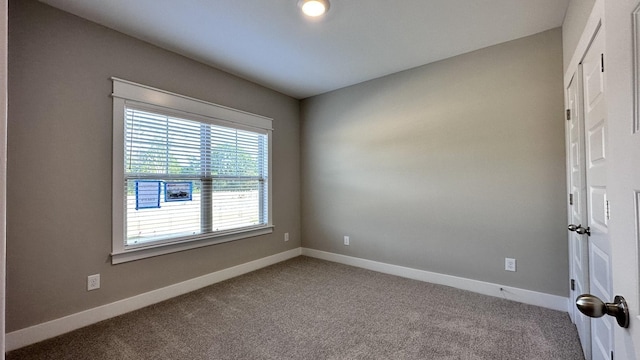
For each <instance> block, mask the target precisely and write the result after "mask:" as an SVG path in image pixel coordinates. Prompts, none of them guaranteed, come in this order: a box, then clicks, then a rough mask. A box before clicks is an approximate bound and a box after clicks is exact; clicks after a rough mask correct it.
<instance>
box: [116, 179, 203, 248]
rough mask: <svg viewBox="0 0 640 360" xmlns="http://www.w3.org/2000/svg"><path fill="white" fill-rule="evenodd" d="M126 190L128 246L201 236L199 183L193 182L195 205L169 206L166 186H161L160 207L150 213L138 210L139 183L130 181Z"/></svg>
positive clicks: (180, 203)
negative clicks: (137, 189)
mask: <svg viewBox="0 0 640 360" xmlns="http://www.w3.org/2000/svg"><path fill="white" fill-rule="evenodd" d="M185 181H187V180H185ZM188 181H190V180H188ZM126 186H127V191H126V194H127V208H126V212H127V244H129V245H135V244H142V243H148V242H150V241H160V240H166V239H170V238H176V237H183V236H192V235H198V234H200V233H201V231H200V222H201V214H200V206H201V191H200V188H201V186H200V182H199V181H193V188H192V189H193V192H192V200H191V201H169V202H167V201H166V199H165V188H164V187H165V184H164V183H161V189H160V207H159V208H146V209H145V208H143V209H136V191H135V188H136V180H131V179H129V180H127V182H126Z"/></svg>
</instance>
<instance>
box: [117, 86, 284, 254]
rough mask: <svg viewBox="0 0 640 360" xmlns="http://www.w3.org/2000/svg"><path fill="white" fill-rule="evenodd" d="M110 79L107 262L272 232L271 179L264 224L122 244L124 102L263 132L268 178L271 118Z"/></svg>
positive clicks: (270, 174) (271, 144)
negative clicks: (109, 234)
mask: <svg viewBox="0 0 640 360" xmlns="http://www.w3.org/2000/svg"><path fill="white" fill-rule="evenodd" d="M111 80H112V81H113V93H112V94H111V96H112V97H113V179H112V201H113V203H112V253H111V263H112V264H119V263H123V262H128V261H133V260H138V259H144V258H148V257H152V256H159V255H164V254H169V253H173V252H178V251H184V250H190V249H195V248H199V247H203V246H209V245H214V244H219V243H223V242H228V241H234V240H240V239H245V238H249V237H254V236H259V235H265V234H269V233H271V232H273V212H272V187H273V181H271V180H270V181H268V187H269V188H268V208H267V211H268V214H269V215H268V223H267V224H266V225H263V226H258V227H253V228H250V229H239V230H237V231H229V232H225V233H221V234H207V235H206V236H199V237H197V238H193V239H188V240H179V241H176V242H169V243H162V244H150V245H148V246H136V247H125V227H124V225H125V218H124V217H125V211H124V207H125V201H124V196H123V189H124V175H125V174H124V141H125V139H124V137H125V135H124V132H125V129H124V121H125V119H124V118H125V116H124V109H125V105H126V104H127V102H135V103H142V104H147V105H150V106H152V107H162V108H165V109H168V110H169V111H171V112H182V113H186V114H189V115H195V116H197V117H198V118H200V119H202V118H204V119H206V120H208V121H210V122H211V123H213V124H220V125H226V126H230V127H235V128H249V129H252V130H254V131H259V132H261V133H266V134H267V136H268V137H269V141H268V146H269V159H268V162H269V169H268V174H269V177H272V174H273V172H272V152H273V151H272V150H273V149H272V147H273V141H272V139H271V138H272V137H271V133H272V131H273V128H272V122H273V120H272V119H270V118H267V117H264V116H261V115H256V114H252V113H248V112H245V111H241V110H236V109H232V108H228V107H225V106H221V105H217V104H214V103H210V102H207V101H203V100H199V99H195V98H191V97H188V96H184V95H179V94H175V93H171V92H168V91H164V90H160V89H156V88H153V87H150V86H146V85H141V84H137V83H134V82H131V81H127V80H122V79H118V78H115V77H112V78H111Z"/></svg>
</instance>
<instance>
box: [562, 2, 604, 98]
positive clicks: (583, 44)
mask: <svg viewBox="0 0 640 360" xmlns="http://www.w3.org/2000/svg"><path fill="white" fill-rule="evenodd" d="M603 18H604V0H596V1H595V3H594V4H593V9H592V10H591V15H589V19H588V20H587V24H586V25H585V26H584V30H583V31H582V35H581V36H580V40H579V41H578V44H577V45H576V48H575V50H574V52H573V55H572V56H571V61H569V66H568V67H567V71H566V72H565V73H564V88H565V89H566V88H567V87H568V86H569V83H570V82H571V78H572V77H573V74H574V73H575V72H576V70H578V65H579V64H580V62H582V58H583V57H584V54H586V53H587V49H588V48H589V45H591V40H593V36H594V35H595V34H596V33H597V31H598V28H600V26H602V19H603Z"/></svg>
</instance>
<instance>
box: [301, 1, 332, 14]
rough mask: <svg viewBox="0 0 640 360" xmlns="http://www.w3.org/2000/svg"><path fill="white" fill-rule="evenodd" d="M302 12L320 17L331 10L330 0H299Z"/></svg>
mask: <svg viewBox="0 0 640 360" xmlns="http://www.w3.org/2000/svg"><path fill="white" fill-rule="evenodd" d="M298 6H299V7H300V8H301V9H302V12H303V13H304V14H305V15H307V16H311V17H318V16H320V15H323V14H324V13H326V12H327V11H329V0H299V1H298Z"/></svg>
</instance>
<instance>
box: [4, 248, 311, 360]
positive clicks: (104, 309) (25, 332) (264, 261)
mask: <svg viewBox="0 0 640 360" xmlns="http://www.w3.org/2000/svg"><path fill="white" fill-rule="evenodd" d="M300 255H301V249H300V248H296V249H292V250H288V251H285V252H281V253H278V254H275V255H271V256H267V257H264V258H261V259H258V260H254V261H250V262H248V263H244V264H240V265H237V266H233V267H230V268H227V269H223V270H220V271H216V272H213V273H210V274H206V275H203V276H200V277H197V278H193V279H190V280H186V281H183V282H181V283H177V284H174V285H170V286H167V287H164V288H161V289H157V290H153V291H149V292H147V293H144V294H140V295H136V296H133V297H130V298H127V299H123V300H119V301H116V302H113V303H110V304H106V305H102V306H98V307H96V308H93V309H89V310H85V311H82V312H79V313H75V314H71V315H68V316H65V317H62V318H59V319H55V320H51V321H48V322H45V323H42V324H38V325H34V326H30V327H28V328H24V329H20V330H17V331H13V332H10V333H8V334H7V335H6V351H11V350H15V349H18V348H21V347H24V346H27V345H31V344H35V343H37V342H39V341H43V340H46V339H50V338H52V337H55V336H58V335H62V334H65V333H68V332H70V331H73V330H76V329H80V328H82V327H85V326H88V325H91V324H95V323H97V322H100V321H103V320H106V319H110V318H113V317H116V316H119V315H122V314H126V313H128V312H131V311H134V310H138V309H141V308H143V307H145V306H149V305H153V304H156V303H159V302H161V301H165V300H168V299H171V298H174V297H176V296H180V295H183V294H186V293H189V292H191V291H195V290H198V289H201V288H203V287H206V286H209V285H213V284H216V283H219V282H221V281H225V280H228V279H231V278H234V277H236V276H240V275H243V274H246V273H249V272H252V271H255V270H258V269H261V268H263V267H266V266H269V265H273V264H277V263H279V262H282V261H285V260H288V259H292V258H294V257H297V256H300Z"/></svg>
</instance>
